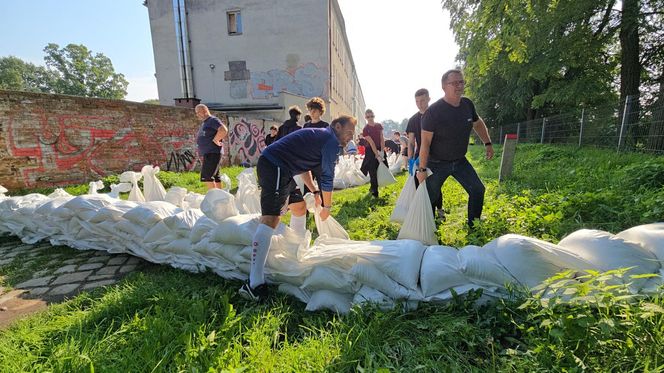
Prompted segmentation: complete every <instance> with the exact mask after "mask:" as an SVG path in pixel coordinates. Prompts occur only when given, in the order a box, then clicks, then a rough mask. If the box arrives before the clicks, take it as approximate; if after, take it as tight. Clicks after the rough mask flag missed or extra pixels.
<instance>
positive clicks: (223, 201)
mask: <svg viewBox="0 0 664 373" xmlns="http://www.w3.org/2000/svg"><path fill="white" fill-rule="evenodd" d="M201 211H202V212H203V214H205V216H207V217H208V218H210V219H212V220H214V221H215V222H217V223H221V222H222V221H223V220H224V219H226V218H229V217H231V216H235V215H237V214H238V213H239V212H238V209H237V207H236V206H235V197H233V195H232V194H230V193H228V192H227V191H225V190H221V189H210V190H208V192H207V193H206V194H205V198H204V199H203V202H201Z"/></svg>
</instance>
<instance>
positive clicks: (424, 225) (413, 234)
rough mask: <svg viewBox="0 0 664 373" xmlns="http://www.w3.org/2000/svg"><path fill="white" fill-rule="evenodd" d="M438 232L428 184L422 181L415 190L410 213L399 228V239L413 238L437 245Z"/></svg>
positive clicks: (426, 243)
mask: <svg viewBox="0 0 664 373" xmlns="http://www.w3.org/2000/svg"><path fill="white" fill-rule="evenodd" d="M436 233H437V229H436V223H435V221H434V218H433V210H432V208H431V201H430V200H429V193H428V192H427V184H426V183H420V186H419V187H418V188H417V191H416V192H415V197H414V198H413V200H412V202H411V204H410V208H409V209H408V213H407V214H406V217H405V218H404V223H403V225H402V226H401V229H400V230H399V236H398V237H397V239H399V240H403V239H412V240H417V241H420V242H422V243H424V244H425V245H437V244H438V236H437V235H436Z"/></svg>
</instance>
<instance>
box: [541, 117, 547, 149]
mask: <svg viewBox="0 0 664 373" xmlns="http://www.w3.org/2000/svg"><path fill="white" fill-rule="evenodd" d="M545 125H546V117H544V118H542V137H541V138H540V144H544V126H545Z"/></svg>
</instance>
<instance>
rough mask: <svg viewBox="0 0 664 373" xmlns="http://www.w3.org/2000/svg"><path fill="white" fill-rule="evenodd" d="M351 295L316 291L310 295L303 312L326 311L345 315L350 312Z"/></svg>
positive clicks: (330, 291)
mask: <svg viewBox="0 0 664 373" xmlns="http://www.w3.org/2000/svg"><path fill="white" fill-rule="evenodd" d="M351 300H352V295H350V294H341V293H337V292H334V291H332V290H318V291H315V292H313V293H312V294H311V299H309V302H307V307H306V308H305V309H304V310H305V311H318V310H322V309H328V310H331V311H334V312H336V313H340V314H347V313H348V311H350V301H351Z"/></svg>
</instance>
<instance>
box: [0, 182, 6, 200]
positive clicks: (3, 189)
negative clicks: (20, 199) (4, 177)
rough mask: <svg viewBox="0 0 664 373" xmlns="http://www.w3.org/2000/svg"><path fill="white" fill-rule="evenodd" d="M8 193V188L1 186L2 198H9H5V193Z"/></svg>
mask: <svg viewBox="0 0 664 373" xmlns="http://www.w3.org/2000/svg"><path fill="white" fill-rule="evenodd" d="M7 192H8V190H7V188H5V187H3V186H2V185H0V198H4V197H7V196H5V193H7Z"/></svg>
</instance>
